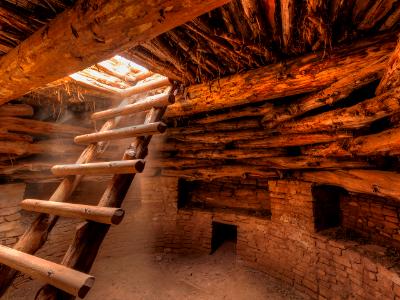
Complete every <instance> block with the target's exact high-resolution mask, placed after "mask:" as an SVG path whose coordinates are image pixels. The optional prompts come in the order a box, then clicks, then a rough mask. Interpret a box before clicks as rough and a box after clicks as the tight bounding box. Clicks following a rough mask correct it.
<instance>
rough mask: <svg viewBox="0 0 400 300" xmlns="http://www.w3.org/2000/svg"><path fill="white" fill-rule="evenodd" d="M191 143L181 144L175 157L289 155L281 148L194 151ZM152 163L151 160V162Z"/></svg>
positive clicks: (232, 157) (214, 157)
mask: <svg viewBox="0 0 400 300" xmlns="http://www.w3.org/2000/svg"><path fill="white" fill-rule="evenodd" d="M193 148H194V147H193V146H192V144H191V143H180V147H179V148H178V149H176V150H178V151H179V152H178V153H177V154H176V155H175V157H179V158H181V157H182V158H197V159H202V158H206V159H246V158H262V157H274V156H282V155H285V154H286V153H287V151H286V150H285V149H283V148H282V149H281V148H271V149H266V150H263V149H232V150H225V149H218V148H216V149H212V150H205V149H204V148H203V149H201V150H195V149H193ZM150 162H151V160H150Z"/></svg>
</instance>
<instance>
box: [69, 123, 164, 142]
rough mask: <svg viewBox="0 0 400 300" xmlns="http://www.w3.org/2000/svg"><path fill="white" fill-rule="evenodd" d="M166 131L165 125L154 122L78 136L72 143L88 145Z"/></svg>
mask: <svg viewBox="0 0 400 300" xmlns="http://www.w3.org/2000/svg"><path fill="white" fill-rule="evenodd" d="M166 129H167V125H165V124H164V123H162V122H155V123H149V124H143V125H137V126H130V127H125V128H119V129H114V130H107V131H103V132H96V133H90V134H84V135H79V136H77V137H75V139H74V141H75V143H77V144H90V143H96V142H100V141H109V140H116V139H124V138H130V137H135V136H143V135H154V134H157V133H163V132H165V130H166Z"/></svg>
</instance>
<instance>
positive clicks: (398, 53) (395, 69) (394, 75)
mask: <svg viewBox="0 0 400 300" xmlns="http://www.w3.org/2000/svg"><path fill="white" fill-rule="evenodd" d="M399 86H400V38H399V40H398V42H397V47H396V49H395V50H394V51H393V53H392V55H391V56H390V59H389V61H388V64H387V69H386V71H385V74H384V75H383V77H382V80H381V82H380V83H379V86H378V87H377V89H376V94H377V95H381V94H383V93H385V92H387V91H389V90H390V89H393V88H396V87H399Z"/></svg>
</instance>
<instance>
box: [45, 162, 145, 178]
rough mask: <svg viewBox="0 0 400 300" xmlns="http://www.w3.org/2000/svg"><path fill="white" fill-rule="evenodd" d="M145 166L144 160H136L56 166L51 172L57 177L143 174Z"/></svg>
mask: <svg viewBox="0 0 400 300" xmlns="http://www.w3.org/2000/svg"><path fill="white" fill-rule="evenodd" d="M144 164H145V162H144V160H143V159H134V160H121V161H110V162H98V163H89V164H70V165H56V166H54V167H52V168H51V172H53V174H54V175H56V176H68V175H106V174H130V173H140V172H142V171H143V169H144Z"/></svg>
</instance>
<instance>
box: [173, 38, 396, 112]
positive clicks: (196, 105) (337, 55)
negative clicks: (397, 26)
mask: <svg viewBox="0 0 400 300" xmlns="http://www.w3.org/2000/svg"><path fill="white" fill-rule="evenodd" d="M395 44H396V42H395V38H394V35H393V34H385V35H379V36H376V37H374V38H369V39H366V40H361V41H359V42H356V43H353V44H352V45H350V46H342V47H339V48H337V49H334V50H333V51H332V52H331V54H330V55H329V56H327V53H326V51H321V52H318V53H313V54H309V55H306V56H303V57H299V58H294V59H291V60H289V61H286V62H285V63H279V64H273V65H269V66H266V67H262V68H258V69H255V70H251V71H247V72H244V73H240V74H236V75H233V76H229V77H225V78H222V79H220V80H218V81H216V82H214V83H211V84H210V83H207V84H199V85H195V86H191V87H189V88H188V89H187V93H185V95H181V96H180V97H179V98H177V101H176V103H175V104H174V105H171V106H170V107H169V108H168V111H167V116H168V117H178V116H185V115H192V114H196V113H200V112H206V111H212V110H218V109H222V108H228V107H233V106H237V105H241V104H246V103H253V102H261V101H264V100H272V99H277V98H281V97H287V96H292V95H298V94H303V93H309V92H316V91H318V90H321V89H323V88H326V87H328V86H329V85H331V84H332V83H334V82H336V81H337V80H338V79H339V78H343V77H344V76H350V75H351V74H354V73H357V71H358V70H360V69H362V68H366V67H367V66H370V65H372V64H375V63H376V62H377V61H385V60H387V59H388V58H389V55H390V54H391V53H392V51H393V49H394V48H395Z"/></svg>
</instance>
